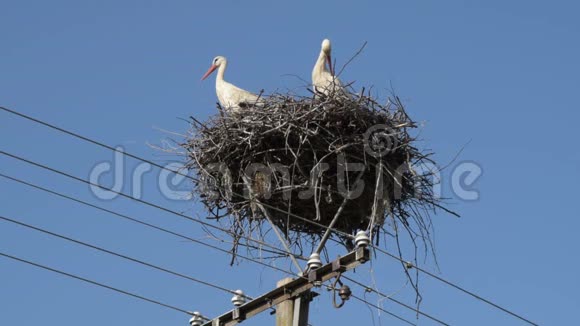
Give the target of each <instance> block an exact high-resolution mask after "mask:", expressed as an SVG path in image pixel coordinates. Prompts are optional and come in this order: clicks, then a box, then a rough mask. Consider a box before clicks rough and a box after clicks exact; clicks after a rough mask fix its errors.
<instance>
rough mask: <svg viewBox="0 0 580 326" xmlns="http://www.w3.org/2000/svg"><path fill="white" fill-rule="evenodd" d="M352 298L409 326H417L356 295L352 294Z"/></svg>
mask: <svg viewBox="0 0 580 326" xmlns="http://www.w3.org/2000/svg"><path fill="white" fill-rule="evenodd" d="M350 297H351V298H353V299H356V300H358V301H360V302H362V303H365V304H367V305H369V306H371V307H373V308H376V309H379V310H380V311H382V312H384V313H386V314H389V315H391V316H393V317H395V318H397V319H398V320H400V321H403V322H405V323H406V324H409V325H416V324H414V323H412V322H410V321H408V320H406V319H405V318H402V317H400V316H397V315H395V314H394V313H392V312H390V311H388V310H386V309H384V308H381V307H379V306H377V305H375V304H372V303H370V302H368V301H367V300H365V299H361V298H359V297H357V296H356V295H354V294H351V295H350Z"/></svg>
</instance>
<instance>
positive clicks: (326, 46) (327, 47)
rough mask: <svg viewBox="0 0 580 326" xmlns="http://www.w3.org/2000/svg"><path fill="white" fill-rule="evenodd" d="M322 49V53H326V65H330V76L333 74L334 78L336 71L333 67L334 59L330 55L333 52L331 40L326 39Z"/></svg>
mask: <svg viewBox="0 0 580 326" xmlns="http://www.w3.org/2000/svg"><path fill="white" fill-rule="evenodd" d="M320 49H321V51H322V53H324V57H325V58H326V63H327V64H328V67H329V70H330V74H332V75H333V76H334V69H333V67H332V57H331V55H330V51H331V47H330V40H329V39H327V38H325V39H324V40H323V41H322V44H321V46H320Z"/></svg>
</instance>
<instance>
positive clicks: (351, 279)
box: [342, 275, 449, 326]
mask: <svg viewBox="0 0 580 326" xmlns="http://www.w3.org/2000/svg"><path fill="white" fill-rule="evenodd" d="M342 277H343V278H344V279H346V280H349V281H351V282H352V283H354V284H356V285H358V286H360V287H362V288H364V289H365V290H369V291H372V292H374V293H376V294H378V295H379V296H381V297H383V298H386V299H389V300H391V301H393V302H394V303H396V304H398V305H400V306H403V307H405V308H407V309H409V310H412V311H414V312H415V313H417V314H419V315H421V316H424V317H427V318H428V319H431V320H432V321H434V322H437V323H439V324H441V325H447V326H449V324H447V323H446V322H444V321H441V320H440V319H437V318H435V317H433V316H431V315H429V314H427V313H425V312H423V311H421V310H419V309H417V308H414V307H411V306H409V305H408V304H406V303H404V302H401V301H399V300H397V299H395V298H392V297H390V296H388V295H386V294H384V293H382V292H379V291H378V290H375V289H373V288H372V287H369V286H366V285H365V284H363V283H361V282H359V281H357V280H355V279H353V278H350V277H348V276H344V275H343V276H342Z"/></svg>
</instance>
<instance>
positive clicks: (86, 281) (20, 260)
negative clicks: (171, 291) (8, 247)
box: [0, 252, 191, 315]
mask: <svg viewBox="0 0 580 326" xmlns="http://www.w3.org/2000/svg"><path fill="white" fill-rule="evenodd" d="M0 256H2V257H5V258H9V259H12V260H15V261H19V262H21V263H25V264H28V265H32V266H35V267H38V268H41V269H44V270H47V271H51V272H54V273H57V274H61V275H64V276H67V277H70V278H74V279H77V280H79V281H83V282H85V283H89V284H92V285H96V286H99V287H102V288H105V289H109V290H112V291H115V292H118V293H121V294H124V295H128V296H131V297H133V298H137V299H140V300H143V301H147V302H150V303H154V304H156V305H159V306H162V307H165V308H169V309H172V310H175V311H179V312H182V313H185V314H188V315H191V312H189V311H188V310H185V309H183V308H178V307H175V306H172V305H169V304H166V303H163V302H161V301H157V300H153V299H149V298H147V297H144V296H142V295H139V294H135V293H131V292H128V291H125V290H121V289H118V288H115V287H112V286H110V285H106V284H103V283H99V282H96V281H93V280H89V279H87V278H84V277H81V276H77V275H74V274H71V273H67V272H64V271H61V270H58V269H55V268H52V267H48V266H45V265H41V264H38V263H35V262H32V261H30V260H26V259H22V258H19V257H16V256H12V255H9V254H7V253H4V252H0Z"/></svg>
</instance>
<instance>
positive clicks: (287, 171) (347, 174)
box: [182, 93, 440, 249]
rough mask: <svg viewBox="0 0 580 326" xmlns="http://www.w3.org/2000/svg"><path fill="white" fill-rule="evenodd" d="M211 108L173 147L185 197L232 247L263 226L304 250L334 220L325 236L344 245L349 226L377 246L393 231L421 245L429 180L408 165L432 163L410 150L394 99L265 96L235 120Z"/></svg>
mask: <svg viewBox="0 0 580 326" xmlns="http://www.w3.org/2000/svg"><path fill="white" fill-rule="evenodd" d="M218 109H219V110H220V113H219V114H217V115H215V116H213V117H211V118H210V119H209V120H208V121H205V122H203V123H201V122H199V121H198V120H196V119H195V118H192V122H191V130H190V135H189V138H188V139H187V141H186V142H185V143H184V144H182V146H183V147H184V148H185V149H186V151H187V155H188V168H193V170H194V171H195V173H196V174H197V178H196V179H197V180H198V181H195V182H194V193H195V194H196V195H198V197H199V198H200V200H201V202H202V203H203V204H204V205H205V207H206V208H207V210H208V212H209V213H210V218H215V219H219V220H222V221H223V220H225V221H226V224H228V225H229V227H230V228H231V231H232V233H233V234H234V244H235V245H236V244H238V243H239V240H240V238H243V236H248V235H254V234H255V233H256V232H259V233H260V235H263V233H265V231H266V228H265V225H267V228H268V229H269V228H270V227H271V225H269V223H264V222H265V221H271V223H273V224H274V225H275V226H276V227H277V228H279V229H280V230H282V232H283V233H284V235H285V236H286V237H287V239H288V241H289V242H290V243H291V244H292V245H295V246H297V247H299V248H300V249H303V247H304V246H305V245H310V246H313V245H316V242H317V241H318V240H319V239H320V238H321V236H322V234H323V233H324V232H325V231H326V228H325V226H329V225H330V223H331V221H332V220H333V218H334V217H335V216H338V218H337V220H336V223H335V224H334V225H333V229H335V230H336V232H335V233H333V239H334V240H337V241H340V242H342V243H343V244H344V245H345V246H346V247H347V248H349V249H350V247H351V245H352V242H351V238H352V236H351V235H352V234H354V233H355V232H356V231H357V230H366V231H369V233H370V234H371V235H372V236H373V237H374V238H375V239H376V240H377V241H378V235H379V234H381V233H384V232H386V233H388V234H391V235H394V234H398V232H399V229H400V225H402V226H404V228H405V229H407V230H408V231H409V234H411V235H412V237H413V241H414V238H415V237H418V238H421V239H422V240H425V239H429V234H430V233H429V232H430V228H431V223H430V218H429V213H428V212H429V211H433V209H435V208H437V207H440V206H439V203H438V198H437V197H436V196H435V194H434V193H433V186H434V183H435V182H437V180H434V179H433V178H432V175H431V173H429V172H428V171H427V172H422V173H418V172H417V169H416V168H415V167H416V166H418V165H421V164H423V163H429V164H431V163H433V162H432V161H431V159H430V155H431V153H424V152H422V151H420V150H419V149H418V148H417V147H415V138H414V137H413V136H412V135H411V131H412V130H413V129H415V128H417V125H416V124H415V123H414V122H413V121H412V120H411V118H410V117H409V116H408V115H407V114H406V112H405V110H404V108H403V105H402V104H401V102H400V101H399V99H398V98H397V97H393V98H391V99H389V100H388V101H387V103H386V104H379V103H378V102H377V101H376V100H375V99H374V98H373V97H371V96H370V95H365V94H363V93H361V94H357V95H355V94H349V96H333V97H324V96H312V97H299V96H294V95H290V94H274V95H271V96H268V97H264V98H263V105H260V106H256V107H247V108H243V109H242V110H241V111H240V113H237V114H234V113H228V112H227V111H226V110H222V108H221V107H219V106H218ZM387 221H388V223H387ZM240 236H242V237H240ZM234 249H235V248H234Z"/></svg>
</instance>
